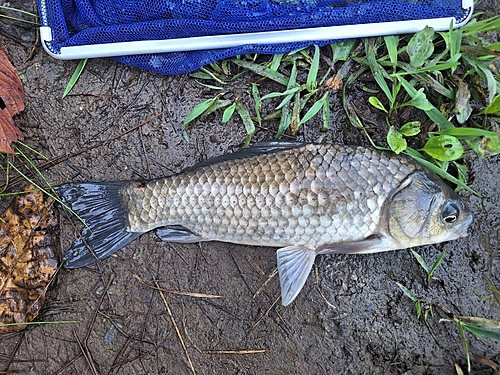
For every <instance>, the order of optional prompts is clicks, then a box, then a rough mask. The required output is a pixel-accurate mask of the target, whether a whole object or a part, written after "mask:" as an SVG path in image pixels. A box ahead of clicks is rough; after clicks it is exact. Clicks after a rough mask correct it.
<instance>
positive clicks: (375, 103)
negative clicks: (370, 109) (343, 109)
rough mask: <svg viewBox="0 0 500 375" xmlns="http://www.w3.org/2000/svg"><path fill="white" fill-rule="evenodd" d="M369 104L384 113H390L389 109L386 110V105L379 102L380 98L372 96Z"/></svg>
mask: <svg viewBox="0 0 500 375" xmlns="http://www.w3.org/2000/svg"><path fill="white" fill-rule="evenodd" d="M368 102H369V103H370V104H371V105H372V106H374V107H375V108H377V109H380V110H381V111H384V112H385V113H388V112H387V109H385V107H384V105H383V104H382V103H381V102H380V100H378V98H377V97H376V96H370V97H369V98H368Z"/></svg>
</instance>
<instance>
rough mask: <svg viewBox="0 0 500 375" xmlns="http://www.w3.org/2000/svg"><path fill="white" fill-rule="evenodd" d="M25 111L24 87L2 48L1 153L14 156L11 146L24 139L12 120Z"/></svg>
mask: <svg viewBox="0 0 500 375" xmlns="http://www.w3.org/2000/svg"><path fill="white" fill-rule="evenodd" d="M23 109H24V91H23V85H22V83H21V80H20V79H19V77H18V76H17V73H16V71H15V69H14V67H13V66H12V64H11V63H10V61H9V58H8V57H7V55H6V54H5V52H4V51H3V49H2V48H0V152H7V153H10V154H13V153H14V150H13V149H12V147H11V145H10V144H11V143H12V142H15V141H19V140H23V139H24V136H23V133H22V132H21V131H20V130H19V128H18V127H17V126H16V125H14V120H13V119H12V117H14V116H15V115H17V114H18V113H19V112H21V111H22V110H23Z"/></svg>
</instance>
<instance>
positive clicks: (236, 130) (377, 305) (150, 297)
mask: <svg viewBox="0 0 500 375" xmlns="http://www.w3.org/2000/svg"><path fill="white" fill-rule="evenodd" d="M10 4H11V5H12V6H14V7H17V8H21V9H26V10H30V9H32V6H33V5H32V3H31V2H29V1H13V2H11V3H10ZM2 22H3V21H2ZM0 31H1V34H0V44H1V45H2V46H3V48H4V49H5V50H6V52H7V54H8V55H9V57H10V59H11V61H12V63H13V64H14V66H15V67H16V69H17V71H18V73H19V74H20V75H21V77H22V79H23V82H24V88H25V91H26V109H25V111H24V112H23V113H22V114H21V115H20V116H18V117H17V118H16V123H17V124H18V125H19V127H20V128H21V129H22V130H23V132H24V133H25V135H26V140H25V143H27V144H28V145H30V146H31V147H33V148H35V149H37V150H39V151H40V152H43V153H44V154H45V155H47V156H48V157H49V158H51V159H53V160H55V162H54V164H53V165H52V166H50V167H49V168H47V169H46V170H45V171H44V173H45V176H46V177H47V179H48V180H49V181H50V182H51V183H52V184H62V183H67V182H73V181H89V180H92V181H109V180H118V179H125V180H127V179H143V178H151V177H155V176H162V175H167V174H171V173H174V172H179V171H181V170H183V169H184V168H187V167H189V166H192V165H193V164H195V163H196V162H198V161H200V160H204V159H206V158H210V157H213V156H216V155H221V154H224V153H227V152H232V151H234V150H237V149H239V148H241V146H242V143H243V140H244V137H245V132H244V128H243V125H242V124H241V123H240V121H238V119H237V118H236V117H234V118H233V120H231V121H230V122H229V123H227V124H221V122H220V118H221V115H220V114H218V115H217V116H209V117H207V118H206V119H205V120H204V121H203V122H196V123H194V124H192V125H191V126H190V127H189V136H190V142H189V143H187V142H185V141H184V139H183V138H182V134H181V129H182V122H183V120H184V118H185V116H186V115H187V113H188V112H189V111H190V109H192V108H193V107H194V105H196V104H197V103H199V102H200V101H202V100H204V99H207V98H209V97H213V96H214V91H211V90H209V89H206V88H203V87H201V86H200V85H198V84H197V83H196V82H195V80H194V79H192V78H190V77H188V76H171V77H169V76H161V75H155V74H151V73H148V72H146V71H142V70H139V69H136V68H130V67H127V66H124V65H122V64H120V63H117V62H115V61H113V60H110V59H98V60H92V61H89V63H88V65H87V67H86V68H85V71H84V73H83V75H82V76H81V78H80V80H79V82H78V83H77V85H76V86H75V87H74V89H73V91H72V93H71V94H70V95H69V96H68V97H67V98H65V99H64V100H63V99H61V96H62V93H63V91H64V88H65V86H66V83H67V82H68V80H69V77H70V76H71V74H72V73H73V71H74V69H75V67H76V65H77V62H74V61H73V62H61V61H56V60H54V59H52V58H50V57H49V56H47V55H46V54H45V52H44V51H43V50H42V48H41V47H40V45H39V43H38V42H37V36H36V29H35V28H32V27H30V26H24V25H20V24H18V23H7V22H6V23H5V24H2V25H1V26H0ZM252 79H255V77H252V76H245V78H242V80H240V81H236V82H234V83H233V84H232V86H231V88H230V89H231V90H235V91H238V90H240V91H241V87H247V83H246V82H247V81H245V80H252ZM242 97H243V98H245V100H251V99H250V97H249V96H245V94H242ZM353 97H354V96H353ZM330 101H331V106H332V114H333V116H334V119H335V120H334V124H333V125H332V129H331V130H330V131H328V132H327V133H320V132H319V130H318V129H319V128H320V126H321V125H320V124H319V123H315V122H314V121H311V122H310V123H308V124H307V127H305V128H304V129H303V130H302V131H301V132H300V133H299V135H298V137H297V139H299V140H308V141H315V140H317V139H318V138H319V137H322V139H323V141H336V142H340V143H345V144H366V138H365V136H364V135H363V134H362V132H361V131H360V130H359V129H355V128H353V127H352V126H351V125H350V124H349V122H348V121H347V119H346V117H345V114H344V112H343V110H342V107H341V104H340V103H341V96H340V94H339V93H332V94H331V95H330ZM365 115H366V116H369V115H370V114H369V113H368V114H366V113H365ZM140 124H143V125H141V126H139V125H140ZM267 125H268V127H269V129H259V130H258V131H257V133H256V136H255V140H264V139H273V137H274V132H273V129H276V126H277V124H274V123H272V122H271V123H269V124H267ZM134 127H135V130H133V131H131V132H128V133H126V131H127V130H128V129H132V128H134ZM382 130H384V131H385V129H382ZM122 133H126V134H123V135H122ZM376 133H377V129H373V134H376ZM119 135H121V136H119ZM114 137H116V139H115V140H113V141H110V142H107V140H109V139H111V138H114ZM35 159H36V158H35ZM39 162H40V163H41V161H39ZM466 163H467V165H468V166H469V168H470V171H469V182H470V186H471V187H472V188H474V189H476V190H477V191H478V192H480V193H481V194H482V195H483V198H478V197H476V196H473V195H471V194H469V193H466V192H463V191H462V193H461V194H462V196H463V197H464V199H465V201H466V202H467V203H468V205H469V207H470V208H471V210H472V211H473V213H474V215H475V220H474V223H473V225H472V227H471V229H470V235H469V236H468V237H467V238H463V239H460V240H457V241H454V242H451V243H445V244H440V245H436V246H426V247H423V248H418V249H416V250H417V251H418V252H419V253H420V254H422V256H423V257H424V258H425V259H426V260H427V262H428V263H432V262H433V261H434V260H435V259H436V258H437V256H438V255H439V253H440V252H441V251H442V250H443V249H446V250H447V254H446V257H445V259H444V261H443V263H442V264H441V265H440V267H439V268H438V270H437V271H436V274H437V276H438V278H439V279H437V280H434V281H433V282H432V284H431V287H430V288H429V289H426V287H425V285H426V274H425V272H424V270H423V269H422V267H421V266H420V265H419V264H418V263H417V262H416V261H415V259H414V257H413V255H412V254H411V252H410V251H409V250H401V251H395V252H388V253H380V254H373V255H351V256H347V255H346V256H344V255H340V256H322V257H318V259H317V260H316V265H315V267H314V270H313V272H312V273H311V275H310V277H309V279H308V281H307V283H306V285H305V286H304V289H303V290H302V292H301V293H300V294H299V296H298V297H297V299H296V300H295V301H294V302H293V303H292V304H291V305H290V306H288V307H283V306H282V305H281V304H280V299H279V297H280V292H279V282H278V278H277V277H276V276H272V275H273V274H274V271H275V268H276V259H275V249H273V248H266V247H250V246H238V245H232V244H224V243H202V244H187V245H182V244H168V243H163V242H161V241H159V240H158V238H157V237H156V236H155V235H154V234H153V233H149V234H146V235H144V236H142V237H141V238H140V239H138V240H136V241H134V242H133V243H132V244H130V245H129V246H127V247H126V248H125V249H124V250H122V251H120V252H118V253H117V254H116V257H113V258H110V259H108V260H106V261H103V262H100V264H97V265H92V266H89V267H85V268H83V269H77V270H71V271H70V270H65V269H61V270H60V272H59V273H58V275H57V278H56V279H55V281H54V283H53V284H52V286H51V288H50V290H49V292H48V302H47V304H46V307H45V308H44V309H43V312H42V315H41V316H40V318H39V320H43V321H62V320H76V321H78V323H71V324H61V325H40V326H33V327H30V328H28V329H27V330H25V331H24V332H22V333H19V334H11V335H4V336H3V337H2V338H1V339H0V374H1V373H5V372H7V373H10V372H12V373H23V374H91V373H99V374H191V373H192V369H191V366H190V364H189V362H188V359H187V358H188V357H187V354H188V355H189V358H190V359H191V361H192V368H194V370H195V371H196V373H197V374H240V375H242V374H366V373H375V374H382V373H383V374H454V373H455V367H454V364H455V363H458V364H459V365H460V366H461V367H462V368H463V369H465V368H466V366H465V355H464V349H463V346H462V341H461V339H460V336H459V333H458V330H457V327H456V325H455V324H454V323H446V322H440V319H442V318H446V317H447V316H446V315H445V314H444V313H443V312H442V311H440V310H439V309H438V308H436V307H434V316H430V317H429V318H428V321H427V323H428V324H427V325H426V324H425V322H424V321H423V320H422V319H420V320H419V319H417V317H416V309H415V304H414V302H413V301H411V300H410V299H409V298H408V297H406V296H405V295H404V294H403V293H402V292H401V290H400V289H399V287H398V286H397V284H396V282H399V283H401V284H403V285H405V286H406V287H407V288H409V289H411V290H412V291H413V292H414V293H415V294H416V295H417V296H419V297H422V298H423V299H425V300H427V301H434V302H438V303H439V304H441V305H443V306H445V307H447V308H448V309H450V310H451V311H453V312H454V313H456V314H459V315H472V316H480V317H485V318H490V319H495V320H500V309H499V308H498V306H495V305H493V304H492V303H491V302H489V301H488V299H489V298H491V296H492V294H491V290H490V289H489V287H488V285H487V282H486V277H487V276H489V277H490V278H491V280H492V281H493V282H494V283H495V284H496V285H497V286H500V272H499V267H500V257H499V254H498V250H499V247H500V242H499V241H500V239H499V227H500V190H499V183H498V181H500V168H499V165H500V158H499V157H498V156H497V157H493V158H490V159H479V158H476V157H473V156H471V157H467V158H466ZM0 173H3V172H0ZM2 179H3V177H2ZM21 187H22V184H17V185H14V186H12V187H10V189H11V190H16V189H20V188H21ZM2 204H3V205H4V206H5V204H6V202H5V200H4V201H2ZM4 206H3V207H4ZM61 220H62V227H63V228H62V229H63V230H62V235H61V250H60V254H61V255H62V254H63V253H64V251H65V250H67V249H68V248H69V246H70V244H71V242H72V241H73V240H74V238H75V237H76V235H77V229H74V228H73V227H72V226H71V225H70V224H69V221H68V220H67V218H65V217H64V216H61ZM139 279H140V280H142V282H140V281H139ZM154 280H156V281H157V282H158V285H159V286H161V287H162V288H165V289H169V290H175V291H180V292H189V293H194V292H196V293H202V294H207V295H214V296H221V298H209V297H208V296H205V297H194V296H186V295H179V294H172V293H165V301H166V303H167V305H168V309H169V310H168V309H167V307H166V305H165V301H164V300H163V299H162V297H161V296H160V293H159V292H158V291H157V290H154V289H152V288H150V287H149V286H152V285H154ZM146 284H147V285H146ZM148 285H149V286H148ZM172 320H175V323H176V326H177V328H178V330H179V333H180V335H181V336H182V338H183V340H184V344H185V346H186V352H185V351H184V349H183V347H182V345H181V342H180V340H179V338H178V335H177V333H176V330H175V327H174V325H173V322H172ZM467 339H468V342H469V347H470V349H471V352H472V353H475V354H477V355H480V356H483V357H486V358H489V359H491V360H494V361H496V362H497V363H498V362H500V345H499V343H498V342H494V341H489V342H482V341H480V340H478V339H476V338H475V337H473V336H472V335H470V334H467ZM224 351H234V352H224ZM92 366H93V368H92ZM473 369H474V370H473V373H475V374H491V373H492V370H491V369H489V368H488V367H487V366H484V365H481V364H477V363H475V364H474V367H473ZM2 371H5V372H2Z"/></svg>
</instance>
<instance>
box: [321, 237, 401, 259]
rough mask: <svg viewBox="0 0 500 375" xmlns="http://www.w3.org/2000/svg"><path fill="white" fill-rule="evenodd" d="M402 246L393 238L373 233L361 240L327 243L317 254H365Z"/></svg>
mask: <svg viewBox="0 0 500 375" xmlns="http://www.w3.org/2000/svg"><path fill="white" fill-rule="evenodd" d="M397 248H401V246H399V245H398V244H396V243H394V242H393V241H392V240H391V239H389V238H387V237H386V236H383V235H380V234H372V235H371V236H369V237H366V238H363V239H362V240H359V241H351V242H343V243H333V244H326V245H323V246H321V247H319V248H318V249H317V254H363V253H378V252H380V251H388V250H394V249H397Z"/></svg>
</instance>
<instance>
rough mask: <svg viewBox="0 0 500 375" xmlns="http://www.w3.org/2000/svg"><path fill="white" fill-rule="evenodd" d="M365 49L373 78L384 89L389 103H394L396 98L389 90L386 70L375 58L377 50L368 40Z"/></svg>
mask: <svg viewBox="0 0 500 375" xmlns="http://www.w3.org/2000/svg"><path fill="white" fill-rule="evenodd" d="M365 49H366V61H367V63H368V66H369V68H370V70H371V72H372V75H373V78H374V79H375V81H376V82H377V84H378V85H379V87H380V88H381V89H382V91H383V92H384V94H385V95H386V96H387V99H389V102H390V103H391V104H392V103H394V97H393V96H392V92H391V90H390V89H389V86H388V85H387V82H386V81H385V76H387V73H386V71H385V70H384V69H382V67H381V66H380V64H379V63H378V62H377V58H376V57H375V54H376V51H375V48H374V47H373V46H371V45H370V44H369V42H368V40H367V41H366V42H365ZM391 106H392V105H391Z"/></svg>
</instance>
